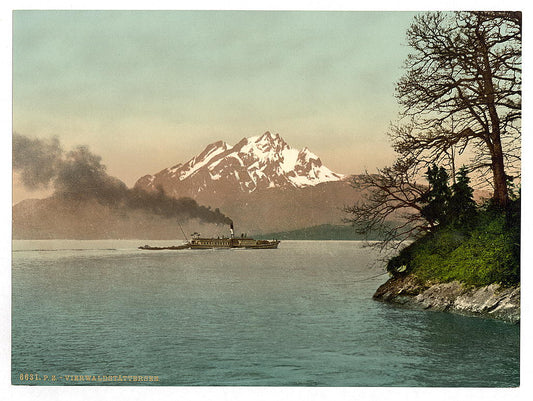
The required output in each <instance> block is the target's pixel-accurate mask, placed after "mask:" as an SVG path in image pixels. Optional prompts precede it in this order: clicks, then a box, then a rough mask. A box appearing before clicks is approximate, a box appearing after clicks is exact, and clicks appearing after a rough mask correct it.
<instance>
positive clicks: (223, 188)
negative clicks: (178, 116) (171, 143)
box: [135, 132, 345, 197]
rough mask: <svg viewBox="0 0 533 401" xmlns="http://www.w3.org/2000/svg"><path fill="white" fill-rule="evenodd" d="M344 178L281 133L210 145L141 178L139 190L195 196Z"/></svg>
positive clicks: (285, 186) (254, 190)
mask: <svg viewBox="0 0 533 401" xmlns="http://www.w3.org/2000/svg"><path fill="white" fill-rule="evenodd" d="M344 179H345V176H344V175H342V174H338V173H334V172H333V171H331V170H330V169H329V168H327V167H326V166H324V165H323V164H322V161H321V160H320V158H319V157H318V156H317V155H315V154H314V153H313V152H311V151H310V150H309V149H308V148H304V149H302V150H298V149H293V148H291V147H290V146H289V145H288V144H287V143H286V142H285V141H284V140H283V138H281V136H280V135H279V134H275V135H272V134H271V133H270V132H265V133H264V134H263V135H261V136H254V137H250V138H243V139H242V140H241V141H240V142H239V143H237V144H236V145H234V146H230V145H228V144H227V143H225V142H223V141H219V142H215V143H212V144H210V145H208V146H207V147H206V148H205V150H204V151H203V152H201V153H200V154H199V155H197V156H195V157H193V158H192V159H191V160H189V161H188V162H186V163H185V164H181V163H180V164H177V165H175V166H173V167H169V168H166V169H164V170H162V171H160V172H159V173H156V174H154V175H147V176H144V177H142V178H140V179H139V180H138V181H137V183H136V184H135V186H136V187H138V188H142V189H145V190H155V189H157V188H159V187H161V188H163V189H164V190H165V191H166V192H167V193H168V194H170V195H173V196H192V197H196V195H198V194H199V193H200V192H204V191H205V192H210V193H228V191H232V192H234V191H238V192H241V193H252V192H256V191H258V190H262V189H269V188H305V187H310V186H316V185H318V184H321V183H326V182H332V181H342V180H344Z"/></svg>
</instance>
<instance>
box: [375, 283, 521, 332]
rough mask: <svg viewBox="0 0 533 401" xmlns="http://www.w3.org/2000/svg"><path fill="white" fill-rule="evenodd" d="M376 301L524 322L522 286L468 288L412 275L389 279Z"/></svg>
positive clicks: (377, 295) (378, 292) (458, 284)
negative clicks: (427, 281) (521, 312)
mask: <svg viewBox="0 0 533 401" xmlns="http://www.w3.org/2000/svg"><path fill="white" fill-rule="evenodd" d="M374 299H377V300H380V301H384V302H389V303H394V304H399V305H403V306H406V307H411V308H417V309H429V310H436V311H447V312H454V313H460V314H464V315H471V316H472V315H473V316H482V317H489V318H494V319H500V320H505V321H507V322H511V323H519V322H520V285H517V286H514V287H502V286H500V285H499V284H491V285H488V286H484V287H467V286H465V285H463V284H461V283H459V282H458V281H452V282H450V283H435V284H431V283H429V284H428V283H424V282H422V281H421V280H419V279H418V278H417V277H415V276H413V275H408V276H403V277H393V278H391V279H389V280H388V281H387V282H386V283H385V284H383V285H381V286H380V287H379V288H378V289H377V291H376V293H375V294H374Z"/></svg>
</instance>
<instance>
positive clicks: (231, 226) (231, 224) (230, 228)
mask: <svg viewBox="0 0 533 401" xmlns="http://www.w3.org/2000/svg"><path fill="white" fill-rule="evenodd" d="M229 232H230V233H231V238H234V237H235V233H234V232H233V222H231V223H230V225H229Z"/></svg>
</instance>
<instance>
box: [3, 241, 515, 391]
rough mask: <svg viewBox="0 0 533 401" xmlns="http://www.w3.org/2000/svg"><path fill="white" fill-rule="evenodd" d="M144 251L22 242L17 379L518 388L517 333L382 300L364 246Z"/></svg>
mask: <svg viewBox="0 0 533 401" xmlns="http://www.w3.org/2000/svg"><path fill="white" fill-rule="evenodd" d="M152 243H153V241H152ZM142 244H144V242H142V241H140V242H139V241H68V242H64V243H58V242H57V241H56V242H54V243H52V242H47V241H39V243H36V242H33V241H16V242H15V243H14V251H15V252H14V253H13V325H12V327H13V344H12V345H13V346H12V354H13V355H12V367H13V370H12V379H13V383H14V384H17V383H21V382H20V373H24V372H28V371H33V372H36V373H39V374H41V375H45V374H47V375H51V374H55V375H124V376H127V375H157V376H158V378H159V380H160V381H159V382H156V383H155V382H151V383H149V382H143V383H138V382H136V383H132V382H108V383H102V382H100V383H96V384H112V385H117V384H118V385H120V384H127V385H132V384H143V385H150V384H162V385H255V386H257V385H259V386H263V385H266V386H268V385H275V386H295V385H296V386H298V385H302V386H516V385H518V380H519V327H518V326H514V325H510V324H506V323H503V322H498V321H491V320H485V319H477V318H471V317H463V316H457V315H450V314H446V313H436V312H420V311H410V310H404V309H398V308H394V307H391V306H389V305H386V304H383V303H379V302H375V301H373V300H372V294H373V291H374V290H375V289H376V288H377V286H378V285H379V284H381V283H382V282H383V281H384V280H385V279H386V276H380V277H374V278H371V279H368V280H366V278H368V277H372V276H376V275H377V274H379V273H380V270H379V268H378V265H376V264H375V263H374V261H375V260H376V255H375V254H373V253H372V251H370V250H369V249H368V248H363V247H362V246H361V244H360V243H357V242H342V241H341V242H319V241H316V242H315V241H309V242H306V241H284V242H283V243H282V244H281V246H280V248H279V249H278V250H216V251H214V250H207V251H190V250H185V251H160V252H146V251H139V250H137V249H136V247H137V246H138V245H142ZM154 245H158V244H154ZM161 245H168V243H165V244H161ZM51 249H56V251H53V252H51V251H50V250H51ZM38 384H80V383H79V382H78V383H73V382H65V380H63V381H59V382H56V383H50V382H46V383H44V382H40V383H38ZM82 384H88V383H87V382H84V383H82Z"/></svg>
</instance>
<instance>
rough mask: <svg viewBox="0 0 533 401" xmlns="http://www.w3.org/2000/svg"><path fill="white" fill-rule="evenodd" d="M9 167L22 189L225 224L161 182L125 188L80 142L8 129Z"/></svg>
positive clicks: (221, 217)
mask: <svg viewBox="0 0 533 401" xmlns="http://www.w3.org/2000/svg"><path fill="white" fill-rule="evenodd" d="M13 170H15V171H17V172H19V174H20V178H21V181H22V183H23V184H24V185H25V186H26V187H27V188H28V189H38V188H48V187H50V186H52V187H53V188H54V196H56V197H60V198H63V199H71V200H90V199H95V200H97V201H98V202H100V203H101V204H104V205H107V206H111V207H127V208H130V209H141V210H145V211H148V212H151V213H153V214H156V215H159V216H163V217H168V218H171V217H180V218H184V219H185V218H198V219H200V220H202V221H204V222H206V223H223V224H230V223H231V219H229V218H228V217H226V216H225V215H224V214H222V213H221V212H220V210H218V209H215V210H211V208H209V207H205V206H201V205H198V203H197V202H196V201H195V200H194V199H191V198H180V199H176V198H173V197H170V196H168V195H167V194H165V192H164V190H163V189H162V188H159V189H158V190H157V191H156V192H147V191H144V190H141V189H138V188H133V189H130V188H128V187H127V186H126V184H125V183H123V182H122V181H121V180H119V179H118V178H115V177H112V176H110V175H109V174H107V172H106V166H105V165H103V164H102V158H101V157H100V156H98V155H95V154H93V153H91V152H90V151H89V148H88V147H86V146H78V147H76V148H75V149H73V150H71V151H69V152H64V151H63V150H62V148H61V146H60V144H59V140H58V139H57V138H52V139H46V140H43V139H31V138H28V137H26V136H24V135H20V134H17V133H14V134H13Z"/></svg>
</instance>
